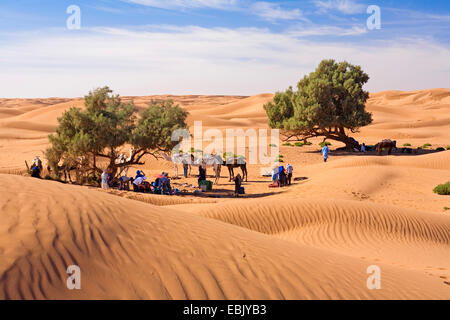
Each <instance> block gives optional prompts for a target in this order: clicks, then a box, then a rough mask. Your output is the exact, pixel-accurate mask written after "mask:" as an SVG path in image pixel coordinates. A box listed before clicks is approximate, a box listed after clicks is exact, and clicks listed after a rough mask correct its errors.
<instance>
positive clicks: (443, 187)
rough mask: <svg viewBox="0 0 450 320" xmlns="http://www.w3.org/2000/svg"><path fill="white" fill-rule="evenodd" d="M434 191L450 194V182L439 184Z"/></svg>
mask: <svg viewBox="0 0 450 320" xmlns="http://www.w3.org/2000/svg"><path fill="white" fill-rule="evenodd" d="M433 192H434V193H437V194H439V195H441V196H448V195H450V182H447V183H445V184H440V185H438V186H437V187H436V188H434V189H433Z"/></svg>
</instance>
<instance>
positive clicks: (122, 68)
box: [0, 0, 450, 97]
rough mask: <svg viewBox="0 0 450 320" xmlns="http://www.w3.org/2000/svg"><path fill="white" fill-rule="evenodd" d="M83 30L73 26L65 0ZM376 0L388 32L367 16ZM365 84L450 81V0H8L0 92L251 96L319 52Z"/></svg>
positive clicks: (295, 72)
mask: <svg viewBox="0 0 450 320" xmlns="http://www.w3.org/2000/svg"><path fill="white" fill-rule="evenodd" d="M70 5H77V6H78V7H79V8H80V10H81V28H80V29H79V30H69V29H68V28H67V27H66V20H67V19H68V18H69V16H70V14H67V12H66V10H67V7H69V6H70ZM369 5H376V6H378V7H379V8H380V10H381V29H379V30H376V29H375V30H369V29H368V27H367V24H366V21H367V19H368V18H369V16H370V14H368V13H367V8H368V7H369ZM324 58H334V59H336V60H347V61H349V62H351V63H355V64H360V65H362V67H363V68H364V69H365V70H366V71H367V72H368V73H369V75H370V76H371V80H370V82H369V83H368V85H367V89H368V90H370V91H372V92H374V91H382V90H395V89H398V90H417V89H426V88H432V87H448V84H449V83H450V82H449V79H450V63H449V61H450V59H449V58H450V3H449V2H448V1H444V0H440V1H362V0H304V1H294V0H286V1H252V0H209V1H208V0H166V1H160V0H98V1H87V0H70V1H66V0H58V1H56V0H54V1H49V0H40V1H34V0H6V1H5V0H3V1H2V2H1V3H0V69H2V72H1V73H0V96H1V97H38V96H41V97H44V96H69V97H72V96H82V95H83V94H85V93H86V92H87V91H89V90H90V89H92V88H94V87H98V86H103V85H109V86H110V87H111V88H113V89H114V90H116V91H117V92H118V93H120V94H122V95H147V94H162V93H173V94H246V95H252V94H257V93H262V92H275V91H278V90H282V89H285V88H286V87H288V86H289V85H294V84H295V83H296V82H297V81H298V80H299V79H300V78H301V77H303V76H304V75H305V74H307V73H309V72H311V71H313V70H314V68H315V67H316V66H317V64H318V63H319V62H320V60H321V59H324Z"/></svg>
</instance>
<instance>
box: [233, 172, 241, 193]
mask: <svg viewBox="0 0 450 320" xmlns="http://www.w3.org/2000/svg"><path fill="white" fill-rule="evenodd" d="M241 185H242V178H241V174H240V173H238V174H237V176H236V177H235V178H234V196H235V197H239V193H240V191H241Z"/></svg>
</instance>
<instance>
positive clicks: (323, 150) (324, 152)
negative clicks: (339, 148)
mask: <svg viewBox="0 0 450 320" xmlns="http://www.w3.org/2000/svg"><path fill="white" fill-rule="evenodd" d="M329 151H330V149H329V148H328V146H324V147H323V148H322V155H323V162H327V160H328V152H329Z"/></svg>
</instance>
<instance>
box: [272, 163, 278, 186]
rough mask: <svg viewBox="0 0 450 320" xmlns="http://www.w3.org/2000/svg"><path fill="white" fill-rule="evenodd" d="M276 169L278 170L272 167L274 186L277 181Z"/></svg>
mask: <svg viewBox="0 0 450 320" xmlns="http://www.w3.org/2000/svg"><path fill="white" fill-rule="evenodd" d="M277 169H278V168H277V167H274V168H273V169H272V184H273V185H275V183H277V180H278V170H277Z"/></svg>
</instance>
